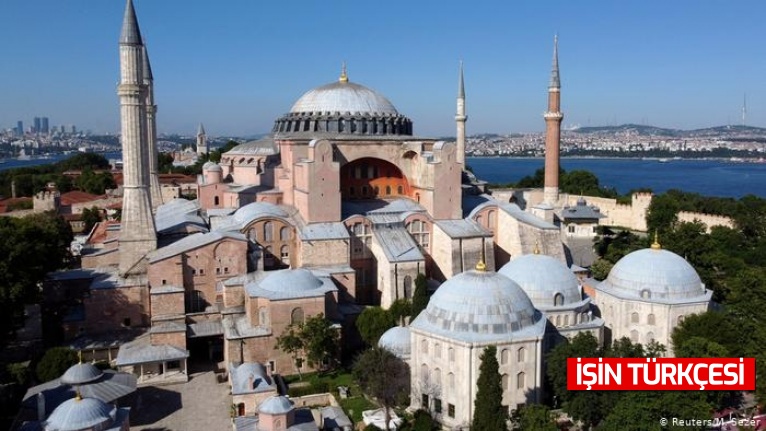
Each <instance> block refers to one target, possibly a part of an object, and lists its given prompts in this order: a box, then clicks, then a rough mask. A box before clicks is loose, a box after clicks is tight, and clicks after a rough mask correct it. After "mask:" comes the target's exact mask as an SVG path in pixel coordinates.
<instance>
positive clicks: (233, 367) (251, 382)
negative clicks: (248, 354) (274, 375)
mask: <svg viewBox="0 0 766 431" xmlns="http://www.w3.org/2000/svg"><path fill="white" fill-rule="evenodd" d="M229 376H230V377H231V393H232V395H240V394H251V393H254V392H265V391H270V390H274V389H275V388H276V386H275V385H274V382H272V380H271V377H269V374H268V373H267V372H266V368H265V367H264V366H263V365H262V364H259V363H255V362H245V363H243V364H239V365H237V364H234V363H230V364H229Z"/></svg>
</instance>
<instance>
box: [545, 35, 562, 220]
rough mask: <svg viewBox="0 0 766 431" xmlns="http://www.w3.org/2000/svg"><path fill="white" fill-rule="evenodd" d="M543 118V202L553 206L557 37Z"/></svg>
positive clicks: (556, 173) (558, 83) (555, 193)
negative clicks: (545, 110) (546, 105)
mask: <svg viewBox="0 0 766 431" xmlns="http://www.w3.org/2000/svg"><path fill="white" fill-rule="evenodd" d="M543 117H544V118H545V187H544V189H543V202H545V203H546V204H549V205H551V206H555V205H556V204H557V203H558V200H559V157H560V156H559V147H560V141H561V121H562V120H563V119H564V114H562V113H561V79H560V77H559V37H558V35H555V36H554V37H553V65H552V67H551V81H550V84H549V85H548V111H547V112H546V113H545V114H544V115H543Z"/></svg>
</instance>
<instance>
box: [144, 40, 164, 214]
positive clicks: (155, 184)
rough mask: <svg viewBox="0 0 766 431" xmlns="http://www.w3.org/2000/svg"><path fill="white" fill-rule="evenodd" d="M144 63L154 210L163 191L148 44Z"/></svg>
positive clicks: (150, 176)
mask: <svg viewBox="0 0 766 431" xmlns="http://www.w3.org/2000/svg"><path fill="white" fill-rule="evenodd" d="M141 52H142V54H143V55H142V60H143V62H144V84H145V85H146V143H147V146H148V148H149V151H148V155H149V170H148V171H147V172H148V174H149V198H150V199H151V202H152V208H157V207H158V206H160V205H162V191H161V190H160V177H159V172H158V169H157V168H158V164H159V161H158V160H157V157H158V156H159V154H158V152H157V105H155V104H154V75H152V65H151V63H149V53H148V52H147V50H146V44H145V43H144V47H143V49H142V50H141Z"/></svg>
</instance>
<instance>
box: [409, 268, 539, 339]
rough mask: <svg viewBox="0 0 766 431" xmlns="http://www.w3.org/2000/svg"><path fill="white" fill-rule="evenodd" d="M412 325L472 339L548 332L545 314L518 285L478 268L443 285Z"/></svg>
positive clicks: (441, 333)
mask: <svg viewBox="0 0 766 431" xmlns="http://www.w3.org/2000/svg"><path fill="white" fill-rule="evenodd" d="M410 327H411V328H413V329H417V330H422V331H424V332H429V333H436V334H439V335H442V336H445V337H448V338H454V339H459V340H463V341H469V342H470V341H477V342H478V341H493V340H497V341H501V340H509V338H511V337H515V336H518V337H526V336H530V337H533V336H542V335H543V333H544V331H545V323H544V321H543V319H542V315H541V313H540V312H539V311H537V310H536V309H535V307H534V306H533V305H532V301H530V299H529V297H528V296H527V294H526V293H524V291H523V290H522V289H521V287H519V285H518V284H516V283H515V282H514V281H512V280H511V279H510V278H508V277H506V276H504V275H501V274H498V273H496V272H491V271H484V270H478V269H477V270H470V271H466V272H463V273H461V274H458V275H456V276H455V277H452V278H451V279H449V280H448V281H447V282H445V283H444V284H442V285H441V286H440V287H439V288H438V289H437V290H436V293H434V294H433V296H431V300H430V301H429V302H428V306H427V307H426V309H425V310H424V311H423V312H422V313H420V314H419V315H418V317H417V318H416V319H415V321H413V323H412V324H411V325H410Z"/></svg>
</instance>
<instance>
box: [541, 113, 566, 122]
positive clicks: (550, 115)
mask: <svg viewBox="0 0 766 431" xmlns="http://www.w3.org/2000/svg"><path fill="white" fill-rule="evenodd" d="M543 118H545V119H546V120H561V119H563V118H564V114H562V113H561V112H546V113H545V114H543Z"/></svg>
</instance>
